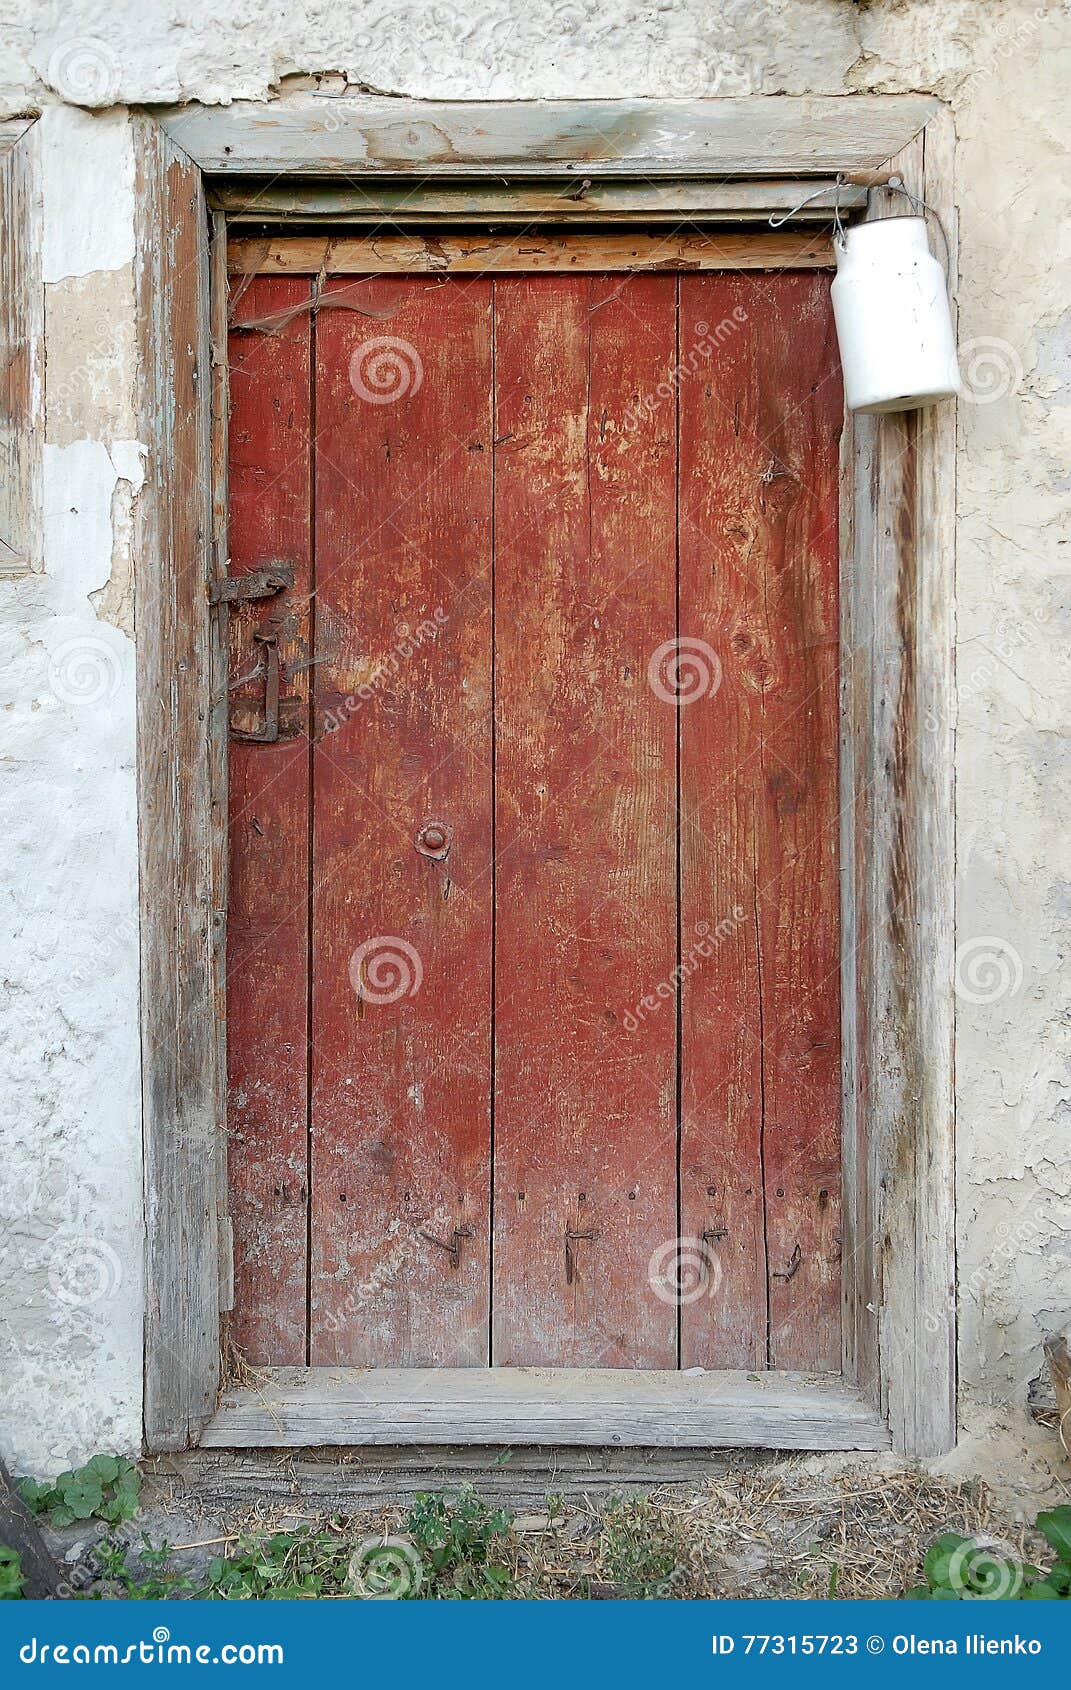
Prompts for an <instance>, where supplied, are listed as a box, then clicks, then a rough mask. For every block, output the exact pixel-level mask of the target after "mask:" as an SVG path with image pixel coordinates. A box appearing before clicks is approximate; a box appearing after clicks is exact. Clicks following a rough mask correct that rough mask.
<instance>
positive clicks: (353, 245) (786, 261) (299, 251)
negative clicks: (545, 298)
mask: <svg viewBox="0 0 1071 1690" xmlns="http://www.w3.org/2000/svg"><path fill="white" fill-rule="evenodd" d="M227 262H228V265H229V267H230V269H231V270H232V272H235V273H237V274H239V275H251V274H265V275H280V276H306V275H329V276H330V275H366V276H370V275H381V274H388V275H389V274H391V273H392V272H394V271H422V270H426V271H431V272H433V273H434V274H436V275H439V274H443V275H447V274H452V273H454V272H459V273H461V274H466V275H470V274H475V275H511V274H515V273H516V274H530V273H532V272H533V271H543V270H549V271H561V270H564V271H573V272H579V273H586V272H589V271H604V270H668V271H678V270H782V269H791V270H814V269H828V268H830V267H831V265H832V263H833V249H832V246H831V245H830V242H829V237H828V235H827V234H826V233H825V231H816V232H815V233H813V234H798V233H792V232H790V231H789V232H785V231H774V230H762V231H760V232H757V233H756V234H753V235H739V234H725V235H714V234H694V233H690V234H688V233H686V234H681V233H679V232H677V231H668V230H667V232H666V233H665V234H664V235H648V234H640V233H637V234H627V235H626V234H614V233H612V232H609V231H607V232H605V233H602V232H600V233H598V234H590V233H585V234H573V235H557V234H553V235H552V234H547V233H544V232H543V231H541V230H537V229H526V230H525V231H524V232H523V234H519V235H517V236H513V237H510V238H508V239H506V240H503V239H502V237H501V236H494V235H435V236H425V235H376V236H374V237H373V236H367V237H349V236H345V237H343V236H339V237H337V238H332V237H328V236H324V235H273V236H263V237H260V238H256V239H255V238H253V237H251V236H237V237H233V238H232V239H231V241H230V244H229V247H228V258H227Z"/></svg>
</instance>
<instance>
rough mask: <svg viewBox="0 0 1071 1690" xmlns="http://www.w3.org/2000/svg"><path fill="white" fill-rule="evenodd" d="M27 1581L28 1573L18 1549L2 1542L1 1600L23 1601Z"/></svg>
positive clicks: (0, 1567) (0, 1562)
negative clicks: (25, 1572)
mask: <svg viewBox="0 0 1071 1690" xmlns="http://www.w3.org/2000/svg"><path fill="white" fill-rule="evenodd" d="M25 1583H26V1575H25V1574H24V1572H23V1570H22V1560H21V1558H20V1556H19V1553H18V1550H17V1549H9V1548H8V1547H7V1545H6V1543H0V1602H19V1601H21V1600H22V1591H23V1586H24V1585H25Z"/></svg>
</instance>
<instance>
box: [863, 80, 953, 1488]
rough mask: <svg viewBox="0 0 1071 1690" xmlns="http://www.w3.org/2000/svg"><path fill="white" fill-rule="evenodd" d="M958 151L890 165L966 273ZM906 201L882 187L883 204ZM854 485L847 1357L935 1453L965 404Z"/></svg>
mask: <svg viewBox="0 0 1071 1690" xmlns="http://www.w3.org/2000/svg"><path fill="white" fill-rule="evenodd" d="M952 152H953V136H952V129H951V118H950V117H949V115H948V113H947V112H945V111H943V110H942V111H941V112H939V113H938V114H937V115H936V116H935V117H934V119H933V120H932V122H931V124H930V125H929V126H928V127H927V129H926V131H925V133H924V135H922V136H920V137H919V138H918V139H917V140H916V141H914V142H912V143H911V145H910V146H908V147H907V148H905V149H904V151H903V153H901V154H900V155H898V157H897V158H895V159H893V160H892V161H891V164H892V167H893V168H894V169H895V170H896V171H897V172H898V173H899V174H900V175H902V177H903V179H904V181H905V182H906V183H907V185H908V187H909V188H911V189H912V190H913V191H914V192H915V193H921V194H922V195H924V197H925V198H926V200H927V201H928V202H929V203H930V204H931V205H933V206H934V208H935V210H936V211H937V212H938V214H939V216H940V218H941V221H942V222H943V224H944V227H945V230H946V231H947V233H948V236H949V240H950V243H951V249H952V251H951V262H952V268H953V277H954V274H955V263H956V244H955V240H956V230H955V206H954V201H953V197H952V165H953V159H952ZM902 211H903V200H902V198H900V197H899V196H895V195H891V194H890V195H886V194H882V193H878V194H876V195H875V196H873V204H872V207H871V214H872V215H875V216H888V215H897V214H901V213H902ZM931 240H932V242H933V244H934V250H935V251H938V252H941V254H942V257H943V252H942V247H941V236H940V233H939V231H938V230H937V228H936V225H935V224H934V225H933V226H932V228H931ZM844 490H845V503H848V502H849V501H850V503H851V508H852V512H853V518H852V520H853V534H852V553H851V558H850V573H849V574H848V577H847V579H848V580H849V583H850V593H849V597H848V600H847V603H846V616H845V646H846V649H847V651H848V654H849V655H848V660H847V661H848V664H849V666H850V667H849V669H848V672H847V674H846V688H847V704H848V707H847V709H846V712H845V744H844V751H843V757H844V764H845V768H846V771H848V774H849V778H850V782H851V790H852V792H853V794H854V802H853V805H852V807H851V811H850V812H846V815H845V824H846V829H847V830H848V831H847V832H846V837H845V854H846V861H847V862H848V863H849V864H850V873H851V882H850V887H849V888H846V891H847V892H850V920H851V927H850V929H849V931H848V933H847V935H846V941H847V942H846V946H845V952H844V967H845V991H846V999H847V1007H848V1016H847V1022H846V1033H847V1039H848V1054H849V1062H850V1073H849V1082H850V1093H849V1115H848V1133H847V1157H846V1164H847V1168H848V1170H849V1171H850V1174H851V1191H852V1193H853V1198H852V1204H851V1212H850V1215H849V1217H848V1219H849V1224H848V1227H847V1229H846V1237H845V1243H846V1251H847V1260H848V1268H849V1276H848V1280H847V1285H848V1288H849V1295H848V1297H847V1301H846V1331H845V1336H846V1351H845V1366H846V1370H847V1371H849V1372H850V1373H851V1374H852V1375H853V1376H854V1377H856V1378H858V1379H859V1380H860V1383H861V1384H863V1385H864V1387H865V1388H867V1389H869V1390H870V1391H871V1392H872V1393H873V1395H874V1398H875V1400H876V1401H878V1402H879V1403H880V1406H881V1408H882V1411H883V1412H885V1413H887V1414H888V1417H889V1424H890V1429H891V1431H892V1434H893V1440H894V1445H895V1447H896V1448H897V1449H898V1450H900V1451H901V1452H902V1453H905V1454H908V1455H913V1456H920V1457H926V1456H933V1455H938V1454H941V1453H942V1452H943V1451H945V1450H947V1449H949V1448H951V1447H952V1445H953V1444H954V1442H955V1436H956V1352H955V1339H956V1303H955V1201H954V1148H955V1141H954V1120H955V1089H954V1013H953V1012H954V1003H955V999H954V994H953V971H954V956H955V928H954V885H955V816H954V754H955V694H954V677H955V661H954V651H955V644H954V640H955V597H954V589H955V408H954V406H952V405H949V404H943V405H939V406H935V407H933V408H931V409H929V410H926V411H922V412H915V413H907V414H902V415H892V416H885V417H857V418H855V419H854V422H853V425H852V431H851V437H850V451H849V452H848V453H846V455H845V466H844Z"/></svg>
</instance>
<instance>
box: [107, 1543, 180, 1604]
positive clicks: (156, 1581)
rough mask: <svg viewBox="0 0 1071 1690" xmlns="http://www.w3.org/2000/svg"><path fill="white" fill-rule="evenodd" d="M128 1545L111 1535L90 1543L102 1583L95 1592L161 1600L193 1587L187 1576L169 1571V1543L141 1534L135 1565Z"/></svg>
mask: <svg viewBox="0 0 1071 1690" xmlns="http://www.w3.org/2000/svg"><path fill="white" fill-rule="evenodd" d="M130 1549H131V1546H130V1545H129V1544H127V1543H124V1542H121V1541H120V1540H119V1539H117V1538H114V1537H104V1538H101V1540H100V1542H99V1543H96V1544H94V1545H93V1557H94V1559H95V1561H96V1564H97V1567H98V1568H99V1572H100V1580H101V1584H102V1585H103V1589H100V1590H96V1591H94V1592H93V1594H94V1595H96V1596H107V1595H121V1596H123V1597H125V1598H126V1600H127V1601H130V1602H160V1601H164V1600H165V1599H166V1598H167V1597H169V1596H178V1595H180V1594H185V1593H187V1592H188V1591H190V1590H192V1588H193V1586H192V1585H191V1584H190V1581H189V1580H188V1579H186V1578H184V1577H183V1576H182V1574H181V1573H177V1572H174V1571H172V1569H171V1567H170V1565H169V1563H170V1560H171V1549H170V1545H169V1544H166V1543H162V1544H159V1545H153V1544H152V1543H151V1542H150V1541H149V1539H148V1538H147V1537H146V1536H144V1534H143V1535H142V1540H141V1544H140V1545H139V1546H138V1549H137V1561H138V1564H137V1566H136V1567H131V1565H130V1560H129V1556H130Z"/></svg>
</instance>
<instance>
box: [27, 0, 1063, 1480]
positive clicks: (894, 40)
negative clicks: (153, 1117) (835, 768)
mask: <svg viewBox="0 0 1071 1690" xmlns="http://www.w3.org/2000/svg"><path fill="white" fill-rule="evenodd" d="M3 10H4V11H5V12H6V27H5V28H4V29H3V32H2V35H3V39H4V41H5V42H6V46H5V47H4V48H3V49H0V105H3V106H4V108H5V109H6V111H7V112H8V113H17V112H22V111H26V110H30V109H41V108H44V110H45V114H46V115H45V119H44V121H45V123H46V125H47V129H46V163H47V169H46V172H45V188H44V211H43V217H44V240H45V277H46V290H47V295H48V299H47V304H48V369H49V371H50V372H51V375H52V403H51V404H50V414H49V420H48V434H47V444H46V446H45V470H46V483H45V507H46V524H45V549H44V574H43V575H39V576H36V577H34V578H32V579H29V580H24V581H21V582H14V583H13V582H4V581H0V638H2V640H3V657H2V661H0V672H2V677H3V680H2V684H3V686H4V688H5V693H6V703H5V709H6V717H5V720H6V722H7V725H8V732H7V734H6V735H5V752H4V764H3V773H4V786H5V796H6V798H7V800H8V802H7V804H6V806H5V808H6V814H7V815H8V817H9V820H8V821H7V825H6V827H5V829H4V832H3V846H2V848H3V850H4V851H5V852H6V854H7V859H8V860H7V861H6V862H5V863H4V865H3V883H4V885H5V887H6V888H7V891H6V893H5V897H6V899H7V902H8V907H9V909H10V912H11V922H10V927H11V932H12V935H13V943H12V944H11V946H10V949H9V953H8V954H7V955H6V956H5V960H4V964H3V973H4V976H5V977H6V979H7V980H8V981H9V982H10V983H11V986H12V989H13V1000H12V1001H13V1003H14V1005H15V1008H16V1014H17V1019H16V1020H15V1022H14V1035H13V1036H11V1037H9V1038H7V1039H5V1041H4V1043H3V1046H2V1053H0V1061H2V1062H3V1064H4V1069H5V1073H4V1076H3V1085H2V1094H0V1095H2V1107H3V1110H4V1114H5V1117H6V1123H5V1129H4V1131H5V1137H4V1144H3V1148H2V1150H0V1166H2V1168H3V1170H4V1171H3V1174H2V1175H0V1179H2V1182H3V1183H2V1186H0V1203H2V1219H3V1222H4V1225H5V1233H6V1235H5V1243H4V1248H3V1255H2V1259H0V1271H2V1274H3V1280H2V1283H0V1319H2V1320H3V1321H5V1322H6V1323H9V1325H10V1328H11V1337H10V1340H9V1341H8V1342H7V1343H5V1351H4V1353H3V1355H2V1357H0V1366H2V1369H3V1377H4V1385H3V1396H2V1399H0V1447H2V1448H3V1449H4V1451H5V1453H6V1454H8V1455H9V1456H11V1457H12V1458H13V1460H14V1462H15V1465H16V1466H18V1467H23V1468H25V1467H32V1468H35V1469H40V1470H45V1469H54V1468H55V1467H57V1466H58V1465H60V1464H62V1463H65V1462H67V1461H69V1460H72V1459H74V1458H76V1457H79V1456H81V1455H84V1454H85V1453H86V1452H87V1451H89V1450H90V1449H92V1448H95V1447H99V1446H102V1445H104V1446H108V1447H117V1448H126V1449H133V1448H135V1447H136V1445H137V1441H138V1426H139V1412H140V1405H139V1394H140V1376H141V1365H140V1348H139V1346H140V1319H141V1296H142V1286H141V1267H140V1248H141V1232H140V1151H139V1134H140V1125H139V1113H138V1093H137V1035H136V1026H137V985H136V969H135V935H134V928H133V923H134V914H135V876H136V850H135V843H136V841H135V804H134V774H133V761H134V745H133V688H134V681H133V663H132V646H131V632H132V629H131V611H130V604H131V599H130V568H131V563H130V558H129V555H128V534H129V512H130V507H131V501H132V499H133V498H134V497H136V492H137V487H138V485H139V482H140V477H141V475H142V463H141V454H140V451H139V449H138V447H137V445H136V442H134V440H133V438H132V437H133V424H132V422H131V420H130V417H131V403H130V401H131V389H132V382H133V380H134V376H135V371H134V353H133V340H132V332H131V325H132V299H131V293H130V260H131V255H132V239H133V234H132V202H131V179H130V156H129V141H128V135H127V131H126V127H125V120H124V116H123V114H122V111H121V110H116V109H112V110H108V111H105V108H116V107H119V106H121V104H123V103H132V102H138V101H153V100H175V99H179V98H191V99H200V100H203V101H207V102H227V101H230V100H233V99H236V98H247V99H248V98H253V99H262V98H269V97H273V96H274V95H275V94H276V93H277V92H278V91H279V89H280V84H281V83H282V82H283V80H284V79H285V78H287V77H298V76H303V75H304V76H308V75H316V74H318V73H323V72H342V73H344V74H345V75H346V76H347V77H348V78H349V79H350V80H351V81H352V82H354V83H358V84H360V85H361V86H364V87H367V88H369V89H374V90H380V91H384V92H397V93H403V94H409V95H416V96H425V97H435V98H442V97H456V98H489V97H494V98H507V99H508V98H524V97H538V96H559V97H570V96H599V97H606V98H611V97H615V96H618V97H619V96H626V95H651V96H656V95H661V96H667V95H669V96H672V95H698V94H717V95H724V96H732V95H739V94H744V93H749V92H764V93H777V92H786V93H795V94H798V93H808V92H811V93H820V94H838V93H848V92H855V91H860V90H873V91H878V92H901V91H905V90H919V89H925V90H930V91H933V92H935V93H937V94H939V95H940V96H942V97H943V98H944V99H946V100H947V101H949V103H950V104H951V106H952V108H953V111H954V114H955V119H956V125H957V129H958V134H959V142H960V146H959V190H958V199H959V206H960V218H961V286H960V299H961V329H962V335H963V337H964V339H965V340H966V341H967V342H969V343H971V345H970V348H969V353H968V357H967V359H966V373H967V375H968V380H969V383H970V386H971V389H972V394H971V397H970V399H969V400H968V401H967V402H966V403H964V404H963V405H962V406H961V408H960V417H961V424H960V426H961V439H960V464H959V489H960V491H959V500H960V524H959V589H958V592H959V631H960V699H959V718H960V733H959V749H958V756H957V794H958V796H957V808H958V836H959V888H958V900H959V927H960V932H959V938H960V943H961V947H962V955H961V967H960V973H959V987H960V989H959V994H958V1033H957V1068H958V1093H959V1109H958V1117H959V1124H958V1133H959V1201H960V1272H961V1294H962V1303H963V1309H962V1340H961V1365H962V1376H963V1381H964V1384H965V1387H966V1390H967V1393H968V1396H970V1397H973V1398H975V1399H979V1398H980V1399H986V1400H988V1401H989V1402H991V1403H995V1404H998V1405H1001V1404H1006V1405H1010V1406H1011V1407H1012V1409H1013V1411H1014V1413H1016V1414H1021V1413H1022V1405H1023V1402H1024V1397H1025V1390H1026V1386H1027V1383H1028V1381H1029V1380H1030V1378H1031V1376H1032V1375H1034V1374H1035V1373H1037V1371H1038V1370H1039V1368H1040V1366H1041V1339H1042V1336H1043V1334H1044V1332H1045V1331H1046V1330H1048V1329H1050V1328H1051V1327H1053V1326H1054V1325H1057V1324H1062V1323H1063V1322H1064V1321H1065V1320H1066V1319H1067V1318H1068V1316H1069V1315H1071V1102H1069V1074H1068V1068H1069V1049H1071V1040H1069V1036H1068V1025H1067V1023H1068V1016H1067V1003H1066V998H1067V992H1066V978H1067V976H1066V969H1065V970H1064V972H1063V974H1062V975H1061V963H1062V961H1063V960H1064V958H1065V956H1066V951H1067V945H1068V934H1069V929H1071V872H1069V870H1068V868H1067V867H1066V866H1065V858H1066V851H1065V848H1064V839H1063V835H1064V827H1063V825H1062V823H1063V818H1064V817H1066V815H1067V814H1068V809H1069V799H1071V776H1069V769H1068V756H1067V750H1066V724H1067V717H1068V689H1067V687H1066V685H1065V684H1064V670H1065V667H1066V658H1065V651H1066V643H1065V637H1064V636H1065V622H1066V618H1067V611H1066V602H1067V599H1066V592H1065V590H1064V589H1065V584H1066V561H1065V560H1066V546H1067V534H1068V516H1069V514H1071V451H1069V447H1071V438H1069V436H1071V264H1069V260H1071V251H1069V246H1071V170H1069V168H1068V157H1067V154H1068V137H1069V122H1068V116H1067V94H1066V90H1067V88H1068V87H1069V86H1071V12H1069V8H1068V5H1067V4H1065V3H1064V0H1049V3H1046V4H1038V5H1032V4H1025V3H1019V0H887V3H885V0H871V3H870V4H866V3H862V0H861V3H859V4H852V3H850V0H721V3H715V0H677V3H676V4H674V5H672V6H670V5H668V4H655V3H648V4H642V3H636V0H604V3H603V4H602V5H601V6H599V7H597V8H593V7H590V6H587V5H582V4H577V3H573V0H493V3H485V4H480V5H473V4H465V5H461V4H457V5H454V4H440V3H432V4H427V5H419V4H407V5H403V4H399V5H391V4H389V3H386V4H383V3H380V4H373V5H360V4H356V3H354V0H330V3H328V0H255V3H254V0H232V3H231V4H223V5H220V4H218V3H215V0H213V3H211V4H209V3H208V0H183V3H182V4H181V5H179V4H178V3H177V0H176V3H175V4H162V3H160V0H156V3H147V0H63V4H62V5H61V4H59V3H58V0H57V3H56V4H54V5H51V6H48V5H46V6H43V5H41V3H40V0H7V4H6V6H5V7H4V8H3ZM79 106H81V107H84V108H93V109H95V110H96V112H97V115H84V114H80V113H79V112H78V111H77V110H75V109H74V108H76V107H79ZM148 473H149V474H151V473H152V466H151V465H149V466H148ZM74 658H77V659H78V661H77V662H75V661H74ZM79 1264H81V1265H79Z"/></svg>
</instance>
